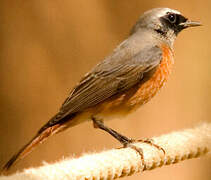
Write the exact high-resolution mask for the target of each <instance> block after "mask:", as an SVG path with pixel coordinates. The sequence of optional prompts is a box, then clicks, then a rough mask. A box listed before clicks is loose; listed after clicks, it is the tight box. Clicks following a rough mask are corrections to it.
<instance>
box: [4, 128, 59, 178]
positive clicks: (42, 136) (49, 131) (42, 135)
mask: <svg viewBox="0 0 211 180" xmlns="http://www.w3.org/2000/svg"><path fill="white" fill-rule="evenodd" d="M41 130H42V129H41ZM59 130H61V125H60V124H57V125H54V126H52V127H48V128H46V129H43V130H42V131H39V132H38V133H37V135H36V136H35V137H34V138H32V140H31V141H29V142H28V143H27V144H26V145H25V146H23V148H21V149H20V151H18V153H16V154H15V155H14V156H13V157H12V158H11V159H10V160H9V161H8V162H7V163H6V164H5V165H4V166H3V168H2V170H1V172H0V174H4V173H6V172H7V170H9V169H10V167H11V166H12V165H14V164H15V163H16V162H17V161H18V160H20V159H23V158H24V157H25V156H26V155H27V154H29V153H30V152H31V151H32V150H33V149H34V148H35V147H36V146H37V145H39V144H41V143H42V142H44V141H45V140H46V139H47V138H48V137H49V136H51V135H53V134H55V133H57V132H58V131H59Z"/></svg>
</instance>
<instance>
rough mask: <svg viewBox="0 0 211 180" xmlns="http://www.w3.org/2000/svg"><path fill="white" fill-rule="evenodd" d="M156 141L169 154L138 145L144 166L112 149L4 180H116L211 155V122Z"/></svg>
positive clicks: (128, 154)
mask: <svg viewBox="0 0 211 180" xmlns="http://www.w3.org/2000/svg"><path fill="white" fill-rule="evenodd" d="M153 141H154V143H155V144H157V145H159V146H161V147H162V148H163V149H164V150H165V155H164V153H163V152H162V151H159V150H158V149H157V148H155V147H153V146H151V145H149V144H146V143H135V145H136V146H137V147H139V148H142V149H143V155H144V164H142V160H141V158H140V155H139V154H138V153H137V152H136V151H134V149H131V148H122V149H111V150H108V151H104V152H100V153H94V154H87V155H83V156H82V157H80V158H77V159H65V160H62V161H60V162H56V163H54V164H44V165H43V166H41V167H39V168H30V169H26V170H24V171H23V172H18V173H16V174H14V175H11V176H2V177H0V180H14V179H15V180H26V179H27V180H28V179H29V180H38V179H45V180H56V179H64V180H102V179H104V180H112V179H116V178H119V177H124V176H129V175H132V174H134V173H138V172H142V171H145V170H151V169H154V168H157V167H161V166H164V165H170V164H174V163H178V162H180V161H183V160H186V159H191V158H196V157H199V156H201V155H204V154H206V153H208V152H209V153H210V152H211V123H207V124H202V125H200V126H198V127H195V128H192V129H186V130H183V131H178V132H173V133H170V134H166V135H163V136H160V137H155V138H153Z"/></svg>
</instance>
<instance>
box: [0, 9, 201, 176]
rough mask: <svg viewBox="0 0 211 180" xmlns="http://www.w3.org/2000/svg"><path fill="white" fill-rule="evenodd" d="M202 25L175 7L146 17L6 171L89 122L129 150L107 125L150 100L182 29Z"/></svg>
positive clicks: (162, 80) (150, 12)
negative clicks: (49, 141) (50, 140)
mask: <svg viewBox="0 0 211 180" xmlns="http://www.w3.org/2000/svg"><path fill="white" fill-rule="evenodd" d="M200 25H201V23H200V22H197V21H191V20H189V19H188V18H186V17H185V16H183V15H182V14H181V13H180V12H179V11H177V10H174V9H170V8H154V9H151V10H148V11H146V12H144V13H143V15H141V16H140V18H139V19H138V21H137V22H136V23H135V25H134V26H133V27H132V30H131V31H130V34H129V35H128V37H127V39H126V40H124V41H123V42H122V43H120V44H119V45H118V46H117V47H116V48H115V49H114V50H113V52H111V54H110V55H108V56H107V57H105V58H104V59H103V60H102V61H101V62H99V63H98V64H97V65H96V66H95V67H94V68H93V69H92V70H91V71H89V72H88V73H87V74H85V76H84V77H83V78H82V79H81V80H80V81H79V82H78V84H76V86H75V87H74V88H73V89H72V90H71V91H70V93H69V95H68V97H67V98H66V100H65V101H64V102H63V104H62V105H61V108H60V109H59V111H58V112H57V113H56V115H55V116H53V117H52V118H51V119H50V120H49V121H48V122H47V123H46V124H44V126H42V127H41V128H40V130H39V131H38V132H37V133H36V135H35V136H34V137H33V138H32V140H31V141H29V142H28V143H27V144H26V145H25V146H23V148H21V149H20V150H19V151H18V152H17V153H16V154H15V155H14V156H12V158H11V159H10V160H9V161H8V162H7V163H6V164H5V165H4V166H3V168H2V170H1V171H2V172H6V171H8V170H9V169H10V168H11V166H12V165H13V164H15V163H16V162H17V161H18V160H20V159H23V158H24V157H25V156H26V155H27V154H29V153H30V152H31V151H32V150H33V149H34V148H35V147H37V145H39V144H41V143H43V142H44V141H45V140H46V139H47V138H48V137H50V136H52V135H54V134H57V133H59V132H62V131H64V130H65V129H67V128H69V127H73V126H76V125H78V124H80V123H82V122H85V121H92V122H93V125H94V127H95V128H99V129H101V130H104V131H106V132H108V133H109V134H110V135H112V136H113V137H114V138H116V139H117V140H118V141H119V142H120V143H121V144H122V145H123V147H130V145H131V144H132V143H133V142H134V140H133V139H131V138H128V137H126V136H124V135H122V134H120V133H118V132H117V131H115V130H113V129H111V128H109V127H107V126H106V125H105V124H104V121H107V120H109V119H115V118H124V117H125V116H126V115H128V114H130V113H132V112H134V111H135V110H137V109H138V108H139V107H140V106H142V105H144V104H145V103H147V102H148V101H149V100H151V99H152V97H154V96H155V94H156V93H157V92H158V91H159V90H160V89H161V88H162V87H163V86H164V84H165V83H166V81H167V80H168V78H169V75H170V73H171V71H172V68H173V64H174V49H173V45H174V41H175V39H176V37H177V35H178V34H179V33H180V32H181V31H182V30H183V29H186V28H189V27H194V26H200ZM131 147H132V146H131Z"/></svg>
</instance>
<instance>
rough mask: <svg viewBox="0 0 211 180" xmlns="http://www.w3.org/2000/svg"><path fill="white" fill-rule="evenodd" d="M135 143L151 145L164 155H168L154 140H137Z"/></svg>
mask: <svg viewBox="0 0 211 180" xmlns="http://www.w3.org/2000/svg"><path fill="white" fill-rule="evenodd" d="M135 142H142V143H146V144H149V145H151V146H153V147H155V148H157V149H158V150H159V151H162V152H163V154H164V155H165V154H166V152H165V150H164V149H163V148H162V147H161V146H159V145H157V144H155V143H154V140H153V139H149V138H146V139H139V140H136V141H135Z"/></svg>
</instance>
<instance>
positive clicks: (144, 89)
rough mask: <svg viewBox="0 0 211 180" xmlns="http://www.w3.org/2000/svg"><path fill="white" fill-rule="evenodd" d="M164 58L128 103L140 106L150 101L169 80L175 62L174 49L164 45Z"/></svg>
mask: <svg viewBox="0 0 211 180" xmlns="http://www.w3.org/2000/svg"><path fill="white" fill-rule="evenodd" d="M162 50H163V59H162V61H161V63H160V64H159V67H158V68H157V69H156V72H155V73H154V74H153V76H152V77H151V78H150V79H149V80H148V81H146V82H145V83H144V84H142V85H141V86H140V88H139V89H138V91H137V92H136V93H135V94H134V95H133V97H131V98H130V101H128V103H129V104H130V105H131V106H134V105H135V106H139V105H142V104H145V103H146V102H148V101H149V100H150V99H151V98H152V97H153V96H154V95H155V94H156V93H157V92H158V91H159V90H160V89H161V87H163V85H164V84H165V83H166V81H167V80H168V77H169V74H170V73H171V70H172V65H173V64H174V58H173V54H172V51H171V50H170V49H169V48H168V47H166V46H163V47H162Z"/></svg>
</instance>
